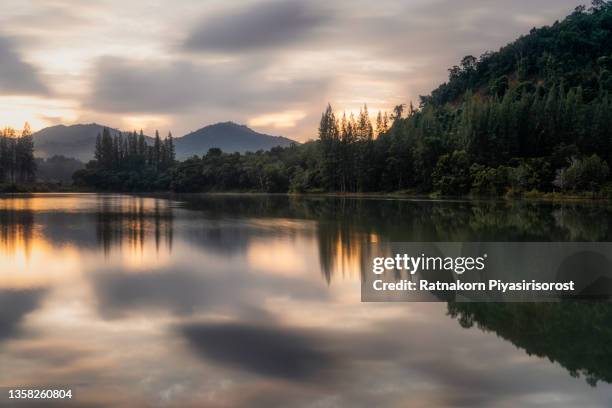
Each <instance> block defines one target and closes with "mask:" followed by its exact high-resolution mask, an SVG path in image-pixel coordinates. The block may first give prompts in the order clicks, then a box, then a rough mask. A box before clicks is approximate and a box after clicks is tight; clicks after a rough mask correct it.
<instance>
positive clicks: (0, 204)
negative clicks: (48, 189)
mask: <svg viewBox="0 0 612 408" xmlns="http://www.w3.org/2000/svg"><path fill="white" fill-rule="evenodd" d="M33 237H34V212H33V211H32V210H31V209H30V208H29V201H28V200H23V205H19V206H14V205H13V200H6V199H5V200H1V201H0V245H2V250H3V251H4V252H5V253H9V254H12V253H14V252H15V251H17V250H18V249H19V247H22V248H23V250H24V252H25V255H26V257H28V258H29V255H30V250H31V245H32V238H33Z"/></svg>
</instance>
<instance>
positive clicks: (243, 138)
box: [175, 122, 296, 160]
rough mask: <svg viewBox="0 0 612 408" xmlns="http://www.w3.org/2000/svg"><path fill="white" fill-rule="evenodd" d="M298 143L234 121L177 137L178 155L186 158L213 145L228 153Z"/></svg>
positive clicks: (200, 153) (203, 151) (268, 148)
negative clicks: (259, 131)
mask: <svg viewBox="0 0 612 408" xmlns="http://www.w3.org/2000/svg"><path fill="white" fill-rule="evenodd" d="M292 143H296V142H295V141H293V140H291V139H287V138H285V137H282V136H270V135H266V134H263V133H258V132H255V131H254V130H252V129H250V128H248V127H247V126H244V125H238V124H236V123H234V122H223V123H216V124H214V125H210V126H206V127H203V128H202V129H199V130H196V131H195V132H192V133H189V134H187V135H185V136H183V137H181V138H177V139H175V144H176V157H177V159H179V160H180V159H184V158H187V157H190V156H193V155H194V154H197V155H202V154H204V153H206V152H207V151H208V149H210V148H213V147H218V148H219V149H221V150H223V151H224V152H226V153H233V152H240V153H244V152H247V151H252V152H254V151H257V150H270V149H271V148H273V147H276V146H283V147H285V146H289V145H291V144H292Z"/></svg>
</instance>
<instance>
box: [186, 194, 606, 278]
mask: <svg viewBox="0 0 612 408" xmlns="http://www.w3.org/2000/svg"><path fill="white" fill-rule="evenodd" d="M179 201H181V202H182V203H183V206H184V207H185V208H188V209H193V210H197V211H198V212H200V213H201V214H203V216H204V217H205V218H206V219H207V220H211V219H212V220H221V219H224V218H227V219H236V218H245V219H258V218H267V219H272V218H283V219H303V220H313V221H315V222H316V230H317V235H316V236H317V240H318V247H319V258H320V263H321V267H322V272H323V276H324V278H325V279H326V280H327V281H328V282H329V281H331V280H332V279H333V275H334V274H337V273H342V272H344V271H346V270H347V269H354V268H355V266H356V265H363V264H364V262H367V255H368V254H367V251H364V248H368V245H369V243H371V242H372V241H373V240H375V241H377V242H380V243H389V242H469V241H484V242H486V241H490V242H497V241H569V240H586V241H590V240H602V241H603V240H612V224H611V223H610V222H611V220H612V208H610V207H609V206H606V205H602V204H600V203H556V202H533V201H503V200H502V201H500V200H497V201H428V200H385V199H368V198H349V197H331V196H307V197H304V196H282V195H279V196H275V195H272V196H270V195H247V196H245V195H242V196H240V195H188V196H180V197H179ZM223 228H225V227H223ZM225 241H226V242H225V243H223V245H224V246H225V247H226V248H227V247H229V246H230V245H232V244H230V243H229V242H227V241H228V240H227V239H226V240H225ZM233 245H234V246H235V245H236V244H233ZM362 272H363V270H362Z"/></svg>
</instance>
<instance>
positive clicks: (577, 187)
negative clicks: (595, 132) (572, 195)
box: [553, 154, 610, 192]
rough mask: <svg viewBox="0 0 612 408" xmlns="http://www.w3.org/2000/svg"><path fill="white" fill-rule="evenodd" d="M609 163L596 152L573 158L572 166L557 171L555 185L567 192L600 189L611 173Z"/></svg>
mask: <svg viewBox="0 0 612 408" xmlns="http://www.w3.org/2000/svg"><path fill="white" fill-rule="evenodd" d="M609 172H610V171H609V168H608V163H606V162H605V161H604V160H602V159H601V158H600V157H599V156H597V155H596V154H593V155H592V156H590V157H585V158H583V159H576V158H573V159H572V160H571V163H570V166H569V167H567V168H564V169H561V170H559V171H558V172H557V175H556V177H555V180H554V183H553V184H554V185H555V186H556V187H558V188H559V189H561V190H562V191H565V192H581V191H598V190H600V189H601V188H602V187H603V185H604V183H605V182H606V180H607V178H608V175H609Z"/></svg>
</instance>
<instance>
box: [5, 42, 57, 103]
mask: <svg viewBox="0 0 612 408" xmlns="http://www.w3.org/2000/svg"><path fill="white" fill-rule="evenodd" d="M15 48H16V47H15V43H14V41H13V40H12V39H10V38H6V37H0V94H1V95H45V94H48V93H49V90H48V88H47V87H46V86H45V84H44V83H43V82H42V81H41V79H40V77H39V75H38V72H37V71H36V69H35V68H34V67H33V66H32V65H30V64H28V63H27V62H25V61H24V60H23V59H22V58H21V56H20V55H19V53H18V52H17V51H16V49H15Z"/></svg>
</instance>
